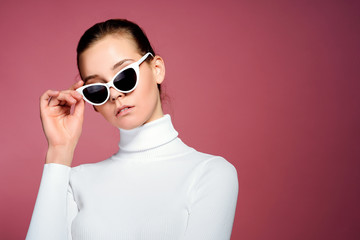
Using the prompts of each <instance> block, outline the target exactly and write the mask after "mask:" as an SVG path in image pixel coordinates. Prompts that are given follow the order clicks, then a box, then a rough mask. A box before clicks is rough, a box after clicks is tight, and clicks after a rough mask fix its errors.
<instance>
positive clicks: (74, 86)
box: [69, 80, 84, 90]
mask: <svg viewBox="0 0 360 240" xmlns="http://www.w3.org/2000/svg"><path fill="white" fill-rule="evenodd" d="M82 85H84V82H83V81H82V80H80V81H77V82H76V83H74V84H73V85H71V87H70V88H69V90H76V89H78V88H79V87H81V86H82Z"/></svg>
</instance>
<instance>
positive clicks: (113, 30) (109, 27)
mask: <svg viewBox="0 0 360 240" xmlns="http://www.w3.org/2000/svg"><path fill="white" fill-rule="evenodd" d="M111 34H119V35H121V34H124V35H127V36H128V37H130V38H131V39H132V40H133V41H134V42H135V43H136V45H137V48H138V51H139V53H140V54H141V55H144V54H146V53H147V52H150V53H152V54H153V56H155V52H154V50H153V48H152V47H151V44H150V42H149V39H148V38H147V36H146V34H145V33H144V31H143V30H142V29H141V28H140V27H139V26H138V25H137V24H136V23H133V22H130V21H128V20H126V19H109V20H107V21H105V22H99V23H96V24H95V25H94V26H92V27H91V28H89V29H88V30H86V32H85V33H84V34H83V35H82V36H81V38H80V40H79V43H78V46H77V48H76V53H77V59H76V61H77V67H78V70H79V74H80V77H81V78H82V76H81V73H80V67H79V57H80V54H81V53H83V52H84V51H85V50H86V49H88V48H89V47H91V45H92V44H94V43H95V42H97V41H99V40H100V39H102V38H104V37H105V36H108V35H111ZM151 59H152V58H151V57H148V58H147V61H149V60H151ZM158 89H159V92H160V94H161V87H160V84H158Z"/></svg>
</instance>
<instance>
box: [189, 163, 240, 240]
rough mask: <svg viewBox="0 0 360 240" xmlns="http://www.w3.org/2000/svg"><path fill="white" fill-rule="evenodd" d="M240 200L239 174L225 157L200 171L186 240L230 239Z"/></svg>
mask: <svg viewBox="0 0 360 240" xmlns="http://www.w3.org/2000/svg"><path fill="white" fill-rule="evenodd" d="M237 196H238V179H237V172H236V169H235V168H234V166H233V165H231V164H230V163H229V162H227V161H226V160H225V159H223V158H221V157H217V158H213V159H209V160H208V161H206V162H205V163H204V165H203V166H202V167H201V169H200V173H199V179H198V180H197V182H196V185H195V186H194V189H193V191H192V194H191V199H192V200H191V203H190V216H189V220H188V226H187V229H186V233H185V238H184V239H185V240H192V239H199V240H210V239H213V240H225V239H226V240H227V239H230V236H231V231H232V226H233V221H234V216H235V208H236V202H237Z"/></svg>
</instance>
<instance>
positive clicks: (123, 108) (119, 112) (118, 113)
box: [116, 106, 133, 117]
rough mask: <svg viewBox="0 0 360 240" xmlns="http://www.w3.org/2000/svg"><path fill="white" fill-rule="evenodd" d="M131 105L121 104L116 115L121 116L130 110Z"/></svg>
mask: <svg viewBox="0 0 360 240" xmlns="http://www.w3.org/2000/svg"><path fill="white" fill-rule="evenodd" d="M132 108H133V107H132V106H123V107H121V108H120V109H118V111H117V114H116V117H122V116H124V115H126V114H128V113H129V112H131V111H132Z"/></svg>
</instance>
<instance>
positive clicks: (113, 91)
mask: <svg viewBox="0 0 360 240" xmlns="http://www.w3.org/2000/svg"><path fill="white" fill-rule="evenodd" d="M124 96H125V94H124V93H122V92H119V91H118V90H116V89H114V88H112V87H110V98H109V100H110V101H112V102H113V101H115V100H116V99H118V98H119V97H120V98H122V97H124Z"/></svg>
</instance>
